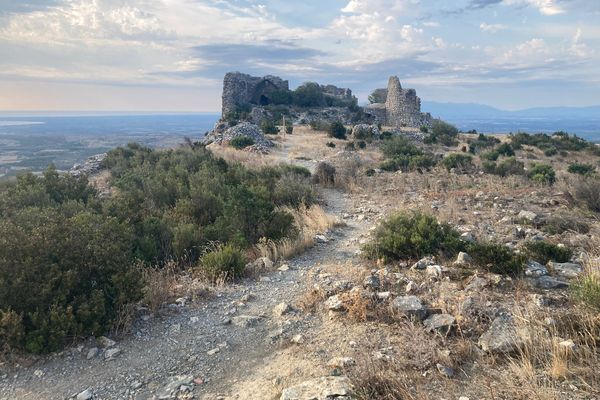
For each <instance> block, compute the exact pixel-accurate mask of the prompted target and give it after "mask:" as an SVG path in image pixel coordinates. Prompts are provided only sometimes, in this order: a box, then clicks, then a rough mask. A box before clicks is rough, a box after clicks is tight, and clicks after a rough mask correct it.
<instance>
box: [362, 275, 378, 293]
mask: <svg viewBox="0 0 600 400" xmlns="http://www.w3.org/2000/svg"><path fill="white" fill-rule="evenodd" d="M363 287H364V288H365V289H370V290H373V291H377V290H378V289H379V288H380V287H381V281H380V279H379V277H378V276H377V275H374V274H372V275H369V276H367V277H366V278H365V280H364V281H363Z"/></svg>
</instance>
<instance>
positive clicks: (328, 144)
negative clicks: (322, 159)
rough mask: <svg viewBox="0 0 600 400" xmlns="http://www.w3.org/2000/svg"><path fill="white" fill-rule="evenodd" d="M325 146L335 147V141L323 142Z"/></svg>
mask: <svg viewBox="0 0 600 400" xmlns="http://www.w3.org/2000/svg"><path fill="white" fill-rule="evenodd" d="M325 146H327V147H331V148H332V149H335V143H333V142H327V143H325Z"/></svg>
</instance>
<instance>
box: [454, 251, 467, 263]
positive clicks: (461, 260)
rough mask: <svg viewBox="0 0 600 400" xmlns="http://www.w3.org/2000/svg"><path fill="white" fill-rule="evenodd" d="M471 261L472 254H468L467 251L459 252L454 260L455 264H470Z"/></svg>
mask: <svg viewBox="0 0 600 400" xmlns="http://www.w3.org/2000/svg"><path fill="white" fill-rule="evenodd" d="M470 262H471V256H470V255H468V254H467V253H465V252H464V251H461V252H460V253H458V256H457V257H456V261H454V265H466V264H469V263H470Z"/></svg>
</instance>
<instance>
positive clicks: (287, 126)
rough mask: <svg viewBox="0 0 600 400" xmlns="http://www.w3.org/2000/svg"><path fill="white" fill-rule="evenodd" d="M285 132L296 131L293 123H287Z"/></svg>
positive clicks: (289, 133)
mask: <svg viewBox="0 0 600 400" xmlns="http://www.w3.org/2000/svg"><path fill="white" fill-rule="evenodd" d="M285 133H286V134H288V135H291V134H292V133H294V127H293V125H286V127H285Z"/></svg>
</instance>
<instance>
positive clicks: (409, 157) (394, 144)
mask: <svg viewBox="0 0 600 400" xmlns="http://www.w3.org/2000/svg"><path fill="white" fill-rule="evenodd" d="M381 152H382V153H383V155H384V156H385V157H386V160H385V161H384V162H383V163H382V164H381V166H380V168H381V169H383V170H384V171H398V170H403V171H409V170H415V169H417V168H424V169H429V168H431V167H433V166H435V164H436V163H437V160H436V158H435V156H433V155H432V154H425V153H424V152H423V151H422V150H421V149H419V148H418V147H417V146H415V145H414V144H413V143H412V142H411V141H409V140H408V139H406V138H405V137H402V136H394V137H393V138H391V139H388V140H386V141H384V142H383V144H382V146H381Z"/></svg>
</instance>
